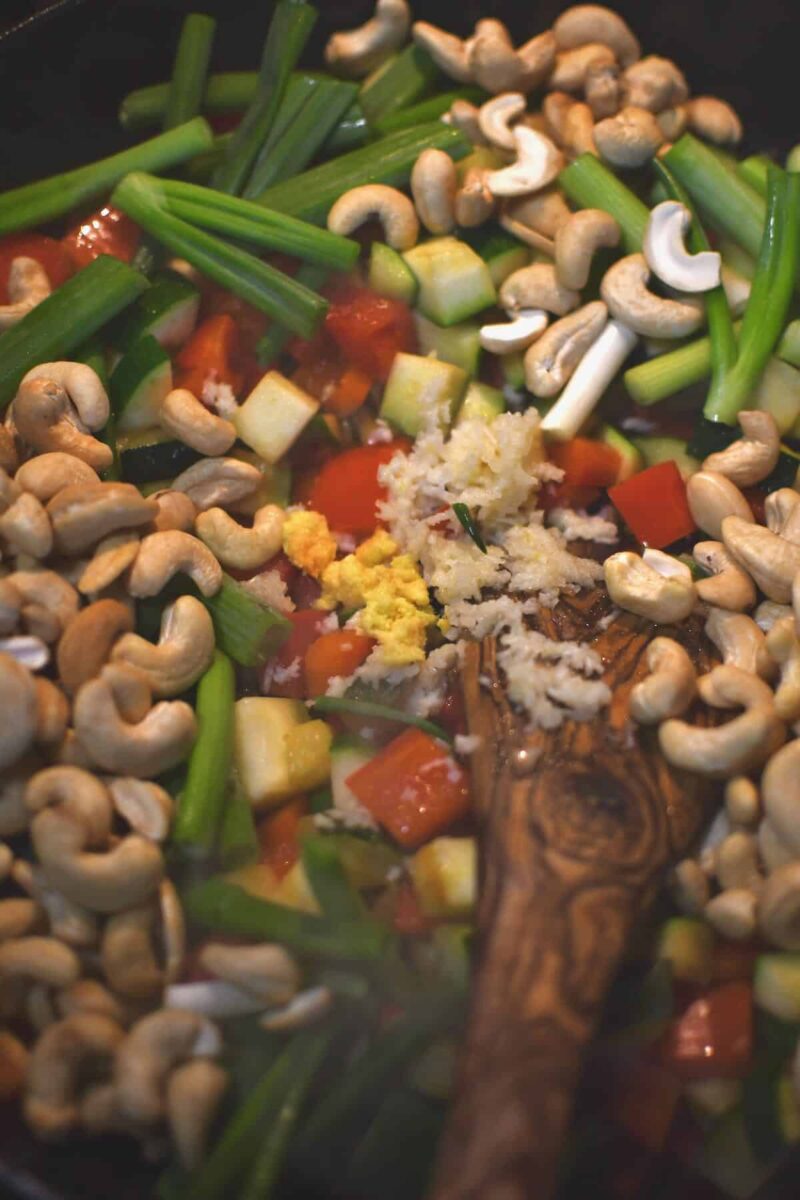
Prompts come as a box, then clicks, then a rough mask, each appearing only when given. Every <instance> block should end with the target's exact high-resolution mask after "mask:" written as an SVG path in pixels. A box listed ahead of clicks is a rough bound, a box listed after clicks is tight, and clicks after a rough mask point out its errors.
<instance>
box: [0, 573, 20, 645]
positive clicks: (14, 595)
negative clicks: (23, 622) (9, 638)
mask: <svg viewBox="0 0 800 1200" xmlns="http://www.w3.org/2000/svg"><path fill="white" fill-rule="evenodd" d="M22 603H23V598H22V594H21V592H20V591H19V589H18V588H16V587H15V586H14V584H13V583H11V581H10V580H9V578H8V577H7V576H6V577H0V634H11V633H13V632H14V630H15V629H16V627H17V622H18V621H19V617H20V613H21V611H22Z"/></svg>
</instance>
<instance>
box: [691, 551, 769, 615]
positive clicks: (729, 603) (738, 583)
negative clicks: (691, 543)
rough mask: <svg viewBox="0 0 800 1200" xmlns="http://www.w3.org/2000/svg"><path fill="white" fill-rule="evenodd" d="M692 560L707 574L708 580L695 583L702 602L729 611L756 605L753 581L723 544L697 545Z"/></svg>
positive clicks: (699, 580)
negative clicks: (708, 575)
mask: <svg viewBox="0 0 800 1200" xmlns="http://www.w3.org/2000/svg"><path fill="white" fill-rule="evenodd" d="M692 557H693V558H694V561H695V562H696V563H697V565H698V566H700V567H702V568H703V570H704V571H708V572H709V573H710V578H708V579H698V580H696V582H695V587H696V588H697V594H698V596H699V597H700V599H701V600H703V601H704V602H705V603H706V604H713V605H715V606H716V607H717V608H727V609H728V610H729V611H730V612H743V611H744V610H745V609H748V608H752V607H753V605H754V604H755V602H756V589H755V586H754V584H753V581H752V579H751V578H750V576H749V575H748V574H747V572H746V571H744V570H742V568H741V567H740V566H739V564H738V563H736V562H734V560H733V559H732V558H731V556H730V554H728V551H727V550H726V549H725V547H724V545H723V544H722V542H697V543H696V544H695V547H694V549H693V550H692Z"/></svg>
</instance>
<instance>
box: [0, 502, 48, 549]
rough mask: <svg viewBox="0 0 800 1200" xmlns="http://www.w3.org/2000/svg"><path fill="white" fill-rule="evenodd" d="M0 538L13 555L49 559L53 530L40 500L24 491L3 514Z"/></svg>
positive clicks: (0, 520) (0, 518)
mask: <svg viewBox="0 0 800 1200" xmlns="http://www.w3.org/2000/svg"><path fill="white" fill-rule="evenodd" d="M0 538H3V540H4V541H5V542H6V543H7V545H8V548H9V550H10V551H11V552H12V553H13V554H27V555H29V556H30V557H31V558H47V556H48V554H49V553H50V551H51V550H52V549H53V531H52V529H51V528H50V518H49V517H48V515H47V512H46V511H45V509H44V507H43V505H42V503H41V501H39V500H37V499H36V497H35V496H34V495H32V494H31V493H30V492H23V493H22V495H21V496H20V497H19V499H17V500H15V501H14V503H13V504H12V505H11V506H10V508H7V509H6V511H5V512H4V513H3V515H2V516H0Z"/></svg>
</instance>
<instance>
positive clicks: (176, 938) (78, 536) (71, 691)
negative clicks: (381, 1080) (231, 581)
mask: <svg viewBox="0 0 800 1200" xmlns="http://www.w3.org/2000/svg"><path fill="white" fill-rule="evenodd" d="M192 399H194V397H192ZM179 401H180V397H179ZM195 403H198V402H196V401H195ZM179 407H180V405H179V404H176V405H173V406H172V408H171V409H170V410H169V420H170V421H171V422H172V432H173V434H175V435H177V436H183V437H184V440H186V442H187V444H190V445H195V446H196V447H197V448H201V447H199V446H198V441H203V440H204V437H205V432H206V431H205V429H201V431H200V435H199V438H198V437H195V436H193V430H194V427H193V426H192V424H191V421H190V420H188V419H187V421H186V422H184V424H182V425H181V427H180V429H179V428H178V425H179V421H178V419H177V418H175V417H174V413H175V412H177V411H178V409H179ZM201 407H202V406H201ZM185 408H186V406H184V407H183V410H182V411H185ZM204 412H205V410H204ZM108 417H109V400H108V396H107V394H106V392H105V389H104V387H103V385H102V383H101V381H100V379H99V378H98V376H97V374H96V373H95V372H94V371H93V370H92V369H91V368H90V367H88V366H85V365H83V364H80V363H72V362H55V363H46V364H43V365H41V366H39V367H37V368H35V369H34V370H33V371H31V372H29V374H28V375H27V376H26V377H25V379H24V380H23V381H22V383H21V385H20V387H19V390H18V392H17V395H16V397H15V399H14V401H13V403H12V405H11V408H10V411H9V415H8V417H7V419H6V422H5V425H3V426H2V427H0V550H1V551H2V564H1V565H0V711H1V712H2V714H3V720H2V724H1V725H0V772H2V783H0V839H4V840H0V880H2V881H3V897H4V898H2V899H0V1098H9V1097H11V1096H13V1095H16V1094H21V1096H22V1102H23V1108H24V1113H25V1116H26V1119H27V1121H28V1123H29V1124H30V1126H31V1127H32V1129H33V1130H34V1131H35V1132H36V1133H37V1134H39V1135H41V1136H42V1137H44V1138H47V1139H61V1138H64V1137H66V1136H67V1135H70V1134H75V1133H80V1132H83V1133H84V1134H99V1133H103V1132H107V1131H115V1132H125V1133H128V1134H130V1135H131V1136H133V1137H135V1138H136V1139H138V1140H139V1141H140V1142H141V1144H142V1146H143V1147H144V1149H145V1151H146V1152H147V1153H150V1154H153V1155H156V1154H161V1153H163V1152H164V1150H165V1149H166V1148H167V1147H168V1145H169V1143H170V1141H171V1143H172V1144H173V1146H174V1147H175V1149H176V1151H177V1154H178V1156H179V1158H180V1160H181V1161H182V1163H183V1164H184V1166H185V1167H187V1168H189V1169H191V1168H193V1167H196V1166H197V1164H198V1162H199V1161H200V1160H201V1158H202V1155H203V1151H204V1146H205V1141H206V1135H207V1132H208V1129H209V1127H210V1125H211V1123H212V1121H213V1119H214V1116H215V1114H216V1112H217V1109H218V1107H219V1103H220V1101H221V1099H222V1097H223V1095H224V1093H225V1090H226V1087H227V1082H228V1078H227V1073H226V1071H225V1070H224V1069H223V1068H222V1067H221V1066H220V1065H219V1063H218V1062H217V1061H216V1060H217V1058H218V1056H219V1054H220V1051H221V1048H222V1041H221V1034H220V1031H219V1029H218V1028H217V1026H216V1025H215V1024H214V1021H213V1018H225V1017H230V1016H235V1015H239V1014H241V1013H255V1014H259V1013H261V1014H263V1023H264V1024H265V1026H267V1027H269V1028H293V1027H296V1026H297V1025H299V1024H304V1023H305V1022H307V1021H310V1020H314V1019H316V1018H317V1017H318V1016H319V1015H321V1013H322V1012H324V1011H325V1009H326V1008H327V1006H328V1005H329V1003H330V996H329V994H328V993H327V991H326V990H325V989H320V988H317V989H313V988H312V989H309V990H306V991H305V992H302V991H301V976H300V972H299V969H298V967H297V965H296V964H295V963H294V962H293V960H292V959H291V958H290V956H289V955H288V954H287V952H286V951H285V950H283V949H282V948H280V947H278V946H271V945H266V944H264V945H255V946H231V945H226V946H216V945H214V944H207V945H206V946H205V947H204V948H203V950H202V953H201V964H200V965H202V967H203V969H204V971H205V972H206V974H207V976H209V977H210V978H208V979H207V980H206V981H205V982H203V983H201V984H192V983H189V984H187V983H184V982H182V977H183V974H184V972H185V968H186V962H187V948H186V935H185V930H184V921H183V913H182V909H181V903H180V900H179V897H178V894H177V892H176V890H175V888H174V887H173V885H172V883H171V882H170V881H169V880H168V879H167V878H166V874H165V864H164V855H163V852H162V844H163V843H164V841H165V839H166V838H167V836H168V834H169V831H170V825H171V821H172V816H173V801H172V798H171V796H170V795H169V793H168V792H167V791H165V790H164V788H162V787H161V786H159V785H158V784H157V783H155V782H154V779H155V777H156V776H158V775H160V774H161V773H162V772H164V771H166V770H168V769H169V768H170V767H173V766H175V765H177V764H178V763H180V762H181V761H183V760H184V759H185V758H186V757H187V755H188V754H189V752H190V750H191V747H192V744H193V741H194V738H195V735H196V727H197V723H196V718H195V714H194V712H193V710H192V708H191V706H190V705H189V704H187V703H186V702H185V701H184V700H182V699H177V698H176V697H179V696H180V695H182V694H183V693H184V692H185V691H186V690H187V688H189V687H190V686H191V685H192V684H193V683H195V682H196V681H197V680H198V679H199V677H200V676H201V675H202V674H203V672H204V671H205V670H206V669H207V668H208V666H209V665H210V663H211V661H212V657H213V654H214V644H215V638H214V628H213V624H212V621H211V617H210V615H209V613H208V611H207V609H206V607H205V606H204V604H203V603H202V602H201V600H200V599H198V598H196V597H195V596H194V595H182V596H180V597H179V598H178V599H177V600H175V601H174V602H173V603H171V604H169V605H168V606H167V607H166V608H165V610H164V613H163V618H162V624H161V633H160V638H159V641H158V643H157V644H153V643H152V642H150V641H147V640H146V639H145V638H143V637H141V636H139V635H138V634H137V633H136V632H134V628H135V603H136V601H137V600H143V599H146V598H148V597H154V596H157V595H158V594H159V593H160V592H161V591H162V589H163V588H164V587H165V586H166V585H167V584H168V583H169V581H170V580H171V579H172V578H173V577H174V576H175V575H176V574H177V573H180V572H182V573H184V574H186V575H188V576H189V577H190V578H191V580H192V581H193V582H194V584H195V585H196V588H197V589H198V591H199V593H200V595H201V596H206V597H209V596H213V595H214V594H215V593H216V592H217V591H218V590H219V588H220V586H221V585H222V581H223V572H222V566H223V565H224V566H226V567H232V568H238V569H247V568H252V567H255V566H258V565H260V564H262V563H263V562H264V561H266V560H267V559H269V558H270V557H272V556H273V555H274V554H275V553H276V552H277V550H278V549H279V548H280V545H281V534H282V524H283V514H282V510H280V509H277V508H275V507H274V506H272V505H268V506H265V507H262V508H260V509H256V510H255V512H254V515H253V522H252V526H250V525H244V524H240V522H239V521H237V520H236V518H235V516H233V515H231V512H230V511H228V510H229V509H231V510H234V511H235V510H236V508H237V505H239V504H241V502H242V501H243V500H246V499H247V498H248V497H252V495H253V493H254V492H255V490H256V489H257V487H258V485H259V483H260V480H261V474H260V472H259V471H258V469H257V468H256V467H254V466H252V465H250V464H249V463H246V462H243V461H240V460H238V459H235V458H224V457H221V455H222V453H223V452H224V449H227V448H228V446H229V444H230V443H228V445H226V446H224V447H223V446H222V445H221V444H218V445H217V446H216V449H212V448H211V447H209V446H208V445H207V444H206V445H205V446H204V447H202V448H203V449H204V451H205V453H207V454H216V455H217V457H209V458H205V459H203V460H201V461H200V462H199V463H197V464H196V465H195V466H193V467H191V468H189V470H187V471H185V472H184V473H183V474H182V475H180V476H179V477H178V478H177V479H176V480H175V481H174V484H173V485H172V487H171V488H170V489H169V490H166V491H162V492H157V493H155V494H154V495H151V496H149V497H144V496H143V495H142V494H141V493H140V492H139V491H138V489H137V488H136V487H134V486H132V485H131V484H127V483H119V482H103V481H102V480H101V478H100V476H99V474H98V471H101V470H103V469H104V468H105V467H107V466H108V465H109V463H110V460H111V452H110V450H109V447H108V446H107V445H106V444H105V443H104V442H102V441H101V440H99V438H98V437H97V436H95V435H96V434H98V433H99V432H100V431H101V430H102V429H103V427H104V426H105V424H106V422H107V420H108ZM250 512H251V514H253V508H252V507H251V509H250ZM5 839H7V840H5Z"/></svg>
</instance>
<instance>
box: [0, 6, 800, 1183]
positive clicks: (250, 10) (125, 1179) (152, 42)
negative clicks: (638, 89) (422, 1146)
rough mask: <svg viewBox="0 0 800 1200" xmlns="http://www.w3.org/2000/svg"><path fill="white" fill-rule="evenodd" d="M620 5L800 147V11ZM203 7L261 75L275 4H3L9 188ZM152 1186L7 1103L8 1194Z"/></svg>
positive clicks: (145, 70) (663, 45) (123, 1149)
mask: <svg viewBox="0 0 800 1200" xmlns="http://www.w3.org/2000/svg"><path fill="white" fill-rule="evenodd" d="M412 2H413V0H412ZM6 5H8V6H9V7H8V8H7V7H6ZM40 7H41V6H40ZM319 7H320V10H321V18H320V22H319V25H318V28H317V31H316V35H315V40H314V46H313V48H312V52H311V56H312V57H313V56H316V57H317V58H318V56H319V53H320V50H321V47H322V45H323V44H324V40H325V38H326V37H327V35H328V34H329V33H330V32H331V31H332V30H334V29H340V28H346V27H348V26H350V25H353V24H357V23H358V22H360V21H361V20H363V19H365V18H366V16H367V15H368V13H369V10H370V8H371V3H370V2H369V0H357V2H356V0H321V3H320V5H319ZM564 7H566V5H565V4H561V3H557V2H555V0H543V2H541V3H539V4H537V5H528V4H523V3H520V0H492V3H491V4H487V3H486V0H483V2H480V0H461V2H460V3H458V4H455V3H452V2H449V3H448V2H437V0H428V2H427V3H424V4H423V3H420V2H419V0H418V2H417V4H416V5H415V9H416V15H417V16H418V17H420V18H422V17H424V18H425V19H427V20H431V21H434V22H437V23H440V24H442V25H446V26H447V27H448V28H450V29H452V30H453V31H455V32H459V33H461V34H464V33H466V32H467V31H468V30H469V29H470V28H471V26H472V24H474V21H475V20H476V19H477V18H478V17H479V16H487V15H492V16H496V17H499V18H501V19H502V20H505V21H506V22H507V23H508V25H509V27H510V28H511V29H512V31H513V32H514V33H515V34H516V35H517V37H518V38H519V39H522V38H524V37H529V36H531V35H532V34H533V33H535V32H539V31H540V30H542V29H545V28H547V26H548V25H549V24H550V23H551V21H552V20H553V18H554V17H555V16H556V15H557V14H558V13H559V12H560V11H561V10H562V9H563V8H564ZM615 7H616V8H617V9H618V10H619V11H620V12H621V13H623V15H625V16H626V17H627V18H628V20H629V21H630V22H631V24H632V26H633V28H634V29H635V30H636V32H637V34H638V35H639V36H640V38H641V40H642V43H643V46H644V47H645V50H646V52H650V53H658V54H663V55H665V56H667V57H669V58H674V59H675V60H676V61H677V62H678V63H680V65H681V66H682V67H683V69H684V70H685V72H686V74H687V76H688V78H689V82H690V84H691V86H692V89H693V90H694V91H695V92H697V93H710V94H717V95H720V96H723V97H725V98H726V99H727V100H729V101H730V102H731V103H732V104H733V105H734V106H735V107H736V109H737V110H738V111H739V113H740V114H741V115H742V117H743V118H744V121H745V127H746V130H747V143H746V144H747V149H748V150H757V149H761V150H780V151H785V150H786V149H788V148H789V147H790V146H791V145H793V144H794V143H795V141H798V140H800V120H798V117H797V108H796V105H795V103H794V96H795V87H794V82H795V79H796V75H797V46H798V40H799V37H800V9H798V7H797V5H796V4H792V3H787V0H705V2H703V0H673V2H672V3H656V4H654V3H651V4H648V5H643V4H642V3H641V2H638V3H634V2H632V0H625V2H623V3H618V4H616V5H615ZM198 8H199V9H202V10H204V11H208V12H211V13H212V14H214V15H215V16H217V17H218V18H219V29H218V35H217V41H216V43H215V51H214V65H215V67H216V68H217V69H223V68H224V69H228V70H234V69H253V68H254V67H255V66H256V64H257V59H258V51H259V47H260V45H261V43H262V41H263V37H264V32H265V29H266V25H267V21H268V14H269V10H270V8H271V5H270V3H269V0H258V2H254V0H247V2H243V0H208V2H206V3H202V2H201V0H194V3H193V2H192V0H55V3H53V4H52V6H51V8H50V9H49V10H48V11H47V12H45V13H43V14H39V15H38V16H37V15H34V16H29V15H28V14H29V13H30V9H31V0H0V26H2V25H5V24H7V23H8V22H9V21H13V20H14V19H16V18H19V19H21V20H22V23H21V24H19V25H18V26H17V27H16V28H15V29H14V30H13V31H12V32H10V33H8V34H6V35H5V36H0V78H2V91H3V99H4V119H3V130H2V133H0V188H5V187H9V186H12V185H14V184H17V183H22V182H26V181H28V180H30V179H34V178H38V177H40V176H43V175H48V174H52V173H54V172H56V171H60V170H64V169H66V168H67V167H69V166H73V165H77V164H79V163H81V162H85V161H89V160H91V159H94V158H98V157H100V156H102V155H104V154H108V153H110V152H111V151H113V150H116V149H119V148H121V147H122V146H123V145H125V144H126V139H125V137H124V135H122V134H121V132H120V130H119V127H118V125H117V122H116V111H117V106H118V104H119V101H120V100H121V99H122V97H123V96H124V95H125V93H126V92H127V91H129V90H130V89H131V88H133V87H139V86H142V85H144V84H148V83H155V82H158V81H161V80H164V79H166V78H167V77H168V74H169V69H170V62H171V55H172V51H173V47H174V45H175V40H176V36H177V31H178V28H179V25H180V20H181V17H182V15H183V14H184V13H185V12H187V11H190V10H191V9H198ZM796 1171H797V1167H796V1164H795V1165H794V1166H792V1167H790V1169H789V1171H788V1172H787V1173H786V1177H785V1181H784V1182H780V1181H774V1183H773V1186H772V1187H771V1188H770V1191H769V1196H770V1197H771V1198H772V1200H781V1198H783V1200H792V1198H794V1197H796V1196H797V1195H798V1194H799V1191H798V1185H797V1177H796ZM153 1179H154V1172H153V1170H152V1169H151V1168H148V1167H147V1166H143V1165H142V1164H140V1163H139V1161H138V1159H137V1156H136V1155H135V1154H134V1153H133V1151H132V1150H131V1148H130V1146H129V1145H128V1144H127V1143H124V1142H112V1141H108V1142H105V1143H102V1145H98V1146H89V1145H85V1144H84V1145H81V1144H78V1145H73V1146H69V1147H63V1148H62V1147H58V1148H54V1147H44V1146H42V1145H40V1144H37V1143H34V1142H33V1141H32V1140H31V1138H30V1137H29V1136H28V1135H27V1133H26V1131H25V1130H24V1128H23V1127H22V1126H21V1123H20V1122H19V1120H18V1118H17V1117H16V1115H15V1114H14V1112H13V1111H11V1110H9V1109H8V1108H0V1196H8V1197H12V1196H15V1197H26V1198H28V1200H34V1198H36V1200H100V1198H101V1197H102V1198H106V1197H113V1198H114V1200H147V1198H148V1197H150V1196H151V1194H152V1182H153ZM292 1195H293V1197H295V1200H300V1193H299V1191H295V1190H294V1189H293V1190H292ZM681 1196H682V1193H681ZM231 1200H234V1198H233V1197H231ZM532 1200H535V1198H534V1197H533V1196H532ZM670 1200H672V1196H671V1194H670ZM675 1200H678V1193H676V1195H675ZM764 1200H766V1193H765V1198H764Z"/></svg>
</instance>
